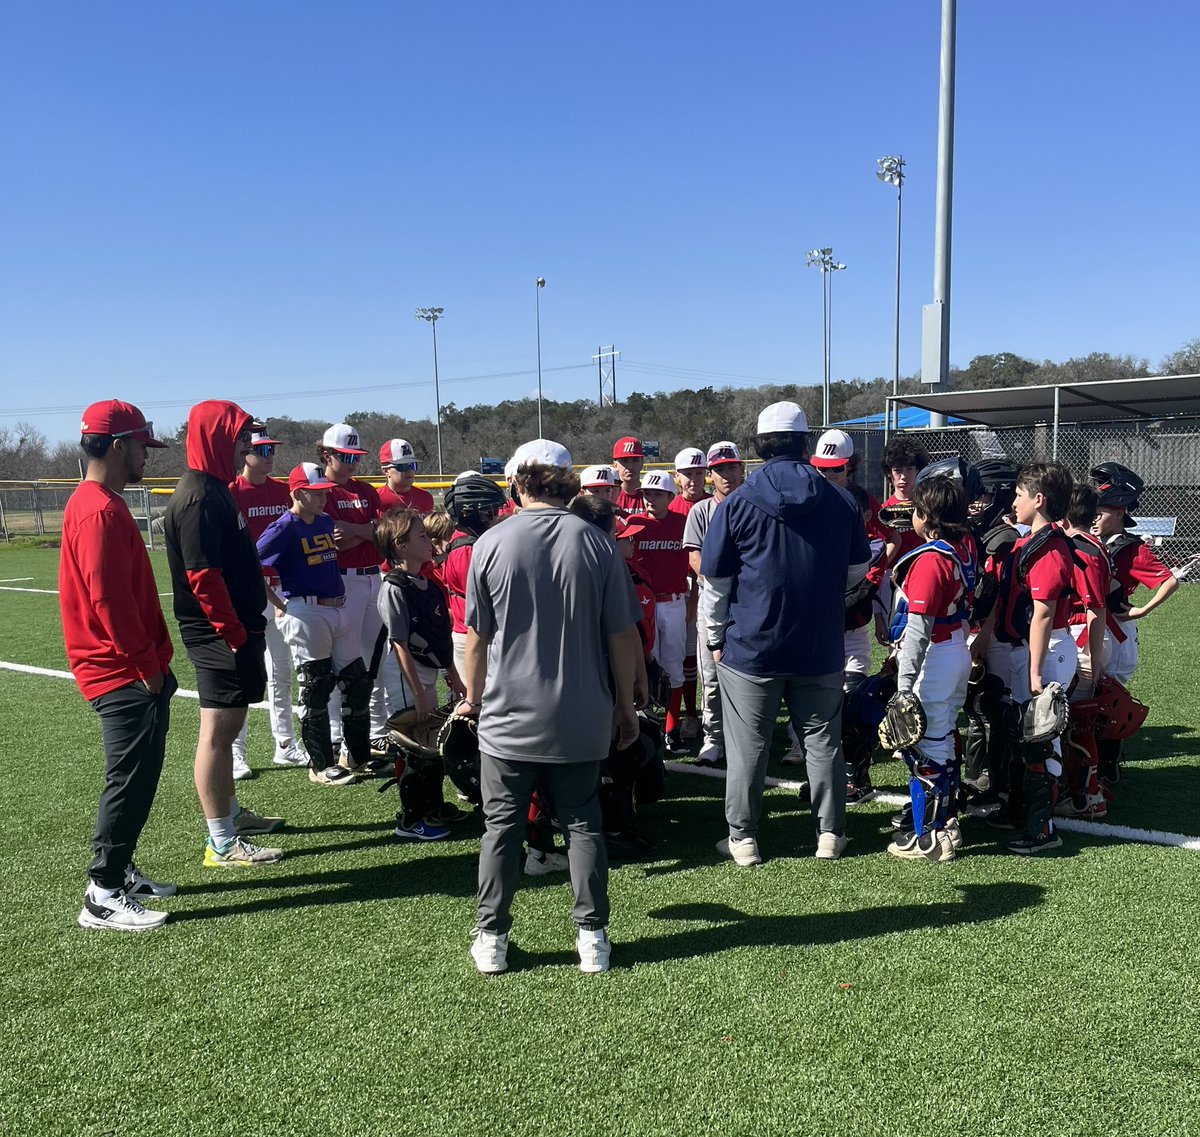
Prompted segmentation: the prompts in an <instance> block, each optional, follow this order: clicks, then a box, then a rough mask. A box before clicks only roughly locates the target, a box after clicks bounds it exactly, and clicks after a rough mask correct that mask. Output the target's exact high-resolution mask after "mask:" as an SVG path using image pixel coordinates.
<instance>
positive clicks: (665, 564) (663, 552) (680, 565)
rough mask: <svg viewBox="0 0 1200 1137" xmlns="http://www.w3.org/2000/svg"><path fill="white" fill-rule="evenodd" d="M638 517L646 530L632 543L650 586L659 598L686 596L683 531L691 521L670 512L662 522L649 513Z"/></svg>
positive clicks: (686, 561)
mask: <svg viewBox="0 0 1200 1137" xmlns="http://www.w3.org/2000/svg"><path fill="white" fill-rule="evenodd" d="M635 516H636V517H637V520H638V522H639V523H640V524H642V525H644V526H645V528H644V529H642V531H641V532H640V533H635V534H634V535H633V537H631V538H630V541H631V542H632V543H633V550H634V555H635V556H636V557H637V560H638V565H639V568H640V570H641V572H642V575H643V576H644V577H645V578H646V583H647V584H649V585H650V587H651V588H652V589H654V594H655V596H671V595H674V594H676V593H681V592H686V591H687V589H688V556H687V552H686V551H685V550H684V547H683V527H684V525H685V524H686V522H687V518H686V517H685V516H684V515H683V514H682V513H670V512H668V513H667V515H666V517H664V518H663V519H662V520H661V521H658V520H657V519H656V518H655V517H654V516H653V515H652V514H649V513H638V514H635Z"/></svg>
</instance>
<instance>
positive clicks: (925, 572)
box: [903, 543, 971, 644]
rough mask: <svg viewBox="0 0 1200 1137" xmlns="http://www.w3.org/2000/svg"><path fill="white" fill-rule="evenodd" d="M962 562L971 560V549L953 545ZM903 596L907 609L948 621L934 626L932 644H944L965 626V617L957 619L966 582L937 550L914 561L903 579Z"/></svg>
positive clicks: (958, 569)
mask: <svg viewBox="0 0 1200 1137" xmlns="http://www.w3.org/2000/svg"><path fill="white" fill-rule="evenodd" d="M953 548H954V551H955V552H956V553H958V555H959V558H960V560H963V561H964V562H965V561H967V560H969V558H970V555H971V554H970V550H968V549H966V548H964V547H963V545H962V544H961V543H959V544H955V545H954V546H953ZM903 588H904V596H905V599H907V601H908V610H909V611H910V612H914V613H916V614H917V615H918V616H933V617H934V618H935V620H942V621H945V622H943V623H935V624H934V625H933V633H932V634H931V635H930V637H929V640H930V643H935V644H938V643H945V642H946V640H948V639H949V638H950V637H951V635H952V634H953V633H954V632H956V631H958V629H959V628H961V627H962V624H963V622H962V618H961V617H959V618H957V619H954V618H953V617H955V616H956V615H957V614H958V612H959V610H960V609H961V608H962V605H963V601H964V599H965V597H966V582H965V581H964V580H963V575H962V570H961V569H960V568H959V567H958V565H957V564H955V563H954V561H953V560H952V559H951V558H950V557H949V556H947V555H946V554H945V553H939V552H937V551H936V550H933V551H930V552H927V553H922V554H921V555H920V556H919V557H917V558H916V560H914V561H913V562H912V567H911V568H910V569H909V570H908V571H907V573H906V574H905V576H904V585H903Z"/></svg>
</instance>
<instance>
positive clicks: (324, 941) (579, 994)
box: [0, 549, 1200, 1137]
mask: <svg viewBox="0 0 1200 1137" xmlns="http://www.w3.org/2000/svg"><path fill="white" fill-rule="evenodd" d="M55 559H56V554H55V553H54V552H53V551H44V550H25V549H16V550H12V551H4V550H0V580H4V579H6V578H12V577H22V576H33V577H35V580H34V581H33V582H29V583H27V584H23V585H22V586H23V587H46V588H53V587H54V574H55ZM155 560H156V567H157V568H158V569H159V570H160V579H165V574H163V573H162V569H163V568H165V565H164V564H163V563H162V559H161V554H159V555H157V556H156V558H155ZM166 603H167V605H168V611H169V600H168V601H167V602H166ZM1198 613H1200V590H1194V589H1185V590H1183V592H1182V593H1181V595H1180V596H1179V597H1178V598H1177V599H1176V600H1174V601H1173V602H1172V603H1171V605H1170V606H1169V607H1168V608H1167V609H1165V610H1164V611H1163V612H1161V613H1156V614H1155V616H1154V617H1152V618H1151V619H1150V620H1149V621H1147V623H1146V625H1145V627H1144V629H1143V635H1144V639H1143V646H1144V654H1143V661H1144V662H1143V666H1142V668H1141V670H1140V671H1139V675H1138V679H1137V684H1136V686H1137V690H1138V693H1139V694H1141V695H1142V697H1144V698H1146V699H1147V701H1148V702H1150V703H1151V704H1152V706H1153V708H1154V710H1153V711H1152V715H1151V719H1150V722H1149V724H1148V726H1147V728H1146V730H1145V731H1144V732H1143V735H1142V736H1140V737H1139V738H1138V739H1136V740H1135V741H1134V742H1133V744H1132V745H1131V748H1130V750H1131V757H1132V758H1133V761H1131V762H1130V764H1129V766H1128V767H1127V773H1126V779H1125V781H1123V783H1122V786H1121V787H1120V796H1119V797H1118V800H1117V803H1116V805H1115V806H1114V808H1113V810H1112V811H1111V813H1110V818H1111V820H1113V821H1114V822H1116V823H1118V824H1121V823H1124V824H1136V825H1147V826H1150V825H1153V826H1155V827H1158V828H1167V829H1176V830H1180V831H1186V832H1189V833H1196V832H1198V831H1200V825H1197V822H1196V820H1195V818H1194V816H1193V815H1194V812H1195V810H1194V806H1193V804H1192V803H1193V802H1195V800H1196V791H1197V788H1198V787H1200V756H1198V755H1197V749H1198V744H1197V740H1196V714H1195V710H1194V708H1195V707H1196V705H1197V694H1198V692H1197V690H1196V680H1195V677H1194V674H1193V672H1194V662H1193V658H1192V657H1193V655H1194V648H1192V646H1191V645H1192V637H1191V635H1190V633H1189V631H1188V629H1189V627H1190V628H1194V627H1195V626H1196V616H1197V614H1198ZM0 617H2V618H0V659H4V660H8V661H13V662H20V663H26V664H34V665H37V666H44V667H54V668H61V667H63V666H64V665H65V660H64V658H63V651H62V643H61V633H60V630H59V625H58V620H57V607H56V601H55V598H54V597H53V596H42V595H38V594H33V593H15V592H4V591H0ZM168 623H169V624H170V623H171V620H170V618H168ZM178 670H179V674H180V679H181V682H182V683H183V685H184V686H185V687H187V686H190V685H192V678H191V672H190V670H189V669H188V668H187V667H186V661H185V660H183V659H182V658H181V659H180V660H179V667H178ZM197 721H198V714H197V704H196V703H195V701H194V700H188V699H183V698H177V699H175V700H174V701H173V705H172V730H171V735H170V739H169V746H168V753H167V763H166V769H165V772H164V776H163V782H162V786H161V789H160V793H159V797H158V799H157V801H156V804H155V808H154V811H153V813H152V815H151V819H150V824H149V826H148V828H147V831H146V833H145V835H144V837H143V840H142V843H141V847H140V850H139V857H140V861H141V864H142V867H143V868H144V869H145V870H146V871H147V872H149V873H150V874H151V875H157V876H160V877H163V878H169V879H173V880H176V881H178V883H179V885H180V894H179V896H178V897H176V898H175V899H174V900H171V901H164V902H162V906H163V907H164V908H167V909H168V910H169V911H170V912H171V913H172V917H171V920H170V921H169V922H168V923H167V925H166V926H165V927H164V928H163V929H162V930H161V931H158V932H154V933H151V934H147V935H142V936H130V935H117V934H102V933H90V932H85V931H82V930H80V929H79V928H77V927H76V926H75V923H74V919H75V914H76V912H77V911H78V908H79V904H80V900H81V894H82V889H83V885H84V879H85V869H86V865H87V863H88V860H89V859H90V850H89V837H90V830H91V824H92V822H93V819H94V813H95V806H96V797H97V794H98V791H99V786H100V775H101V758H100V751H99V739H98V731H97V727H96V722H95V717H94V715H93V713H92V712H91V711H90V709H89V708H88V707H87V705H86V704H85V703H84V702H83V700H82V699H81V697H80V696H79V693H78V691H77V690H76V689H75V687H74V685H73V684H71V683H70V682H67V681H64V680H60V679H51V678H44V677H39V676H30V675H22V674H14V673H10V672H0V722H2V723H3V730H4V741H5V743H6V751H7V753H8V755H9V764H8V777H7V778H6V779H5V790H4V796H3V803H4V804H3V818H4V832H5V835H6V838H7V841H6V845H7V851H8V857H7V858H6V869H7V871H6V873H5V874H4V880H5V887H4V893H3V896H4V906H3V909H2V911H0V960H2V963H3V966H2V967H0V998H3V1002H4V1007H5V1014H4V1016H3V1020H2V1022H3V1025H2V1026H0V1032H2V1039H0V1040H2V1043H3V1060H2V1061H0V1134H4V1135H8V1134H20V1135H24V1134H39V1135H40V1134H63V1135H70V1137H101V1135H108V1134H111V1135H114V1137H118V1135H119V1137H127V1135H128V1137H151V1135H159V1134H163V1135H167V1134H170V1135H187V1137H209V1135H212V1137H232V1135H234V1134H238V1135H240V1134H264V1135H270V1137H276V1135H279V1137H284V1135H290V1134H297V1135H305V1137H307V1135H310V1134H311V1135H313V1137H341V1135H365V1134H376V1133H389V1134H390V1133H395V1134H476V1133H478V1134H537V1135H542V1134H547V1135H548V1134H588V1135H593V1134H595V1135H603V1134H610V1133H611V1134H664V1135H675V1134H678V1135H681V1137H684V1135H693V1134H708V1133H714V1134H734V1135H741V1134H745V1135H748V1137H749V1135H755V1137H757V1135H763V1134H775V1133H780V1134H788V1135H792V1134H796V1135H800V1134H860V1133H861V1134H880V1135H897V1134H901V1135H907V1134H913V1135H924V1134H942V1133H947V1134H956V1135H959V1134H961V1135H973V1134H986V1135H992V1134H995V1135H997V1137H1001V1135H1002V1137H1014V1135H1018V1134H1072V1135H1074V1134H1079V1135H1089V1137H1090V1135H1095V1134H1108V1133H1113V1134H1172V1135H1182V1137H1186V1135H1189V1134H1197V1133H1200V1125H1198V1123H1197V1118H1198V1117H1200V1069H1198V1065H1200V1058H1198V1053H1200V1051H1198V1047H1200V1028H1198V1019H1197V1014H1198V1012H1197V1010H1196V1008H1197V1007H1198V1006H1200V968H1198V967H1197V946H1196V945H1197V944H1198V943H1200V900H1198V898H1197V889H1196V885H1195V882H1196V879H1197V874H1198V872H1200V854H1197V853H1194V852H1187V851H1181V850H1173V849H1165V848H1160V847H1154V846H1148V845H1135V844H1128V843H1123V842H1118V841H1113V840H1103V839H1097V838H1095V837H1091V836H1087V835H1076V834H1068V835H1066V836H1065V838H1064V849H1063V851H1062V854H1061V855H1059V856H1055V857H1052V858H1046V859H1039V860H1022V859H1018V858H1013V857H1007V856H1003V855H1001V854H1000V853H999V852H998V851H997V846H996V843H995V841H994V840H993V839H992V834H991V833H990V832H989V831H988V830H987V829H986V827H984V826H982V825H981V824H980V823H978V822H974V821H967V822H966V823H965V824H964V831H965V833H966V837H967V842H968V844H967V848H966V849H965V850H964V852H963V854H962V856H961V857H960V859H958V860H956V861H954V862H952V863H950V864H946V865H936V866H930V865H925V864H912V863H908V862H900V861H896V860H894V859H892V858H890V857H887V856H885V855H883V849H884V847H885V845H886V843H887V841H888V839H889V837H890V832H889V831H888V830H887V828H886V826H887V817H888V814H889V812H890V810H889V809H888V808H886V807H884V806H879V805H872V806H868V807H865V808H863V809H860V810H856V811H852V812H851V814H850V818H849V833H850V836H851V837H852V839H853V840H852V844H851V848H850V853H851V855H849V856H848V857H847V858H846V859H844V860H843V861H840V862H837V863H825V862H818V861H816V860H814V859H813V857H812V856H811V853H812V849H813V846H814V837H813V833H812V825H811V819H810V817H809V814H808V812H807V810H806V808H804V807H801V806H800V804H799V803H798V801H797V800H796V798H795V795H793V794H790V793H787V792H785V791H774V792H772V793H770V794H768V799H767V805H768V810H769V814H770V816H769V818H768V820H767V822H766V824H765V826H764V830H763V833H762V844H763V849H764V852H765V853H766V854H767V856H768V858H769V860H768V862H767V864H765V865H764V866H762V867H761V868H759V869H752V870H747V869H739V868H737V867H736V866H734V865H732V864H730V863H728V862H723V861H721V860H720V858H719V857H718V855H717V853H716V851H715V849H714V848H713V842H715V841H716V840H717V839H718V838H719V837H720V836H722V835H723V832H724V827H723V813H722V803H721V797H720V795H721V783H720V782H718V781H714V780H712V779H705V778H700V777H695V776H691V775H687V774H678V775H675V774H673V775H671V776H670V777H669V794H670V796H669V798H668V799H667V800H665V801H663V802H660V803H658V804H656V805H654V806H650V807H648V808H646V809H645V811H644V821H645V824H646V827H647V829H648V830H649V831H650V832H651V834H652V835H653V837H654V838H655V841H656V845H657V859H656V860H654V861H652V862H649V863H646V864H639V865H627V866H624V867H621V868H618V869H615V870H614V872H613V873H612V878H611V896H612V903H613V920H612V926H611V933H612V939H613V941H614V953H613V961H614V970H613V971H612V972H611V973H610V974H608V975H604V976H584V975H581V974H580V973H579V972H578V970H577V969H576V967H575V962H576V961H575V956H574V953H573V950H572V926H571V923H570V918H569V917H570V893H569V888H568V887H567V886H566V884H565V883H564V881H563V878H562V877H559V876H551V877H542V878H536V879H531V878H525V877H523V878H522V882H521V887H520V890H519V892H518V896H517V901H516V905H515V909H514V915H515V927H514V932H513V947H512V949H511V950H510V963H511V965H512V968H513V970H512V972H511V973H510V974H508V975H506V976H501V977H496V978H491V979H485V978H482V977H480V976H478V975H476V974H475V972H474V970H473V968H472V966H471V963H470V960H469V958H468V956H467V946H468V942H469V941H468V932H469V929H470V927H471V923H472V919H473V915H474V892H475V870H476V852H477V846H478V835H479V832H480V825H479V822H478V821H477V820H476V819H475V818H473V817H472V818H471V819H469V820H467V821H466V822H463V823H462V824H461V825H460V826H458V827H456V839H455V840H454V841H451V842H445V843H439V844H437V845H434V846H422V847H414V846H408V845H399V844H397V843H396V842H395V841H394V840H393V838H392V837H391V825H392V814H393V812H394V810H395V808H396V799H395V790H394V789H393V790H390V791H389V792H388V793H386V794H384V795H379V794H376V793H375V792H374V787H373V786H371V785H369V784H367V785H361V786H357V787H354V788H350V789H345V790H332V789H322V788H318V787H315V786H312V785H311V784H310V783H308V781H307V780H306V778H305V777H304V773H303V771H300V770H294V769H287V770H276V769H273V768H271V767H270V764H269V754H270V740H269V737H268V732H267V729H266V715H265V714H263V713H262V712H255V713H254V714H253V715H252V735H251V738H252V743H253V748H254V753H255V754H257V755H259V757H258V758H256V759H255V760H254V765H255V766H256V767H258V769H259V773H258V776H257V777H256V778H255V779H254V780H253V781H251V782H249V783H244V784H242V785H241V786H239V794H240V796H241V798H242V800H244V801H245V802H246V804H248V805H250V806H251V807H253V808H256V809H259V810H262V811H271V812H279V813H282V814H284V815H286V817H287V818H288V826H287V829H286V830H285V831H284V832H283V833H282V834H280V835H279V837H278V843H279V844H281V845H283V846H284V847H285V848H286V849H287V857H286V859H285V860H283V861H282V862H280V863H279V864H277V865H273V866H270V867H267V868H264V869H262V870H261V871H255V872H244V871H243V872H233V871H228V872H222V871H217V870H205V869H204V868H202V867H201V852H202V844H203V839H204V830H203V825H202V822H201V820H200V814H199V809H198V807H197V804H196V801H195V793H194V790H193V788H192V786H191V781H190V770H191V756H192V751H193V747H194V742H195V737H196V729H197ZM263 756H267V757H263ZM876 769H877V771H878V772H880V774H881V775H884V776H886V777H888V778H892V779H894V781H895V783H896V784H897V785H898V784H899V782H900V776H899V774H900V771H899V768H898V767H895V766H891V765H885V766H879V767H877V768H876ZM773 772H776V773H781V774H784V773H788V772H789V771H787V770H786V768H779V769H777V770H773Z"/></svg>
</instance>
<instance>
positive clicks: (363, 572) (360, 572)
mask: <svg viewBox="0 0 1200 1137" xmlns="http://www.w3.org/2000/svg"><path fill="white" fill-rule="evenodd" d="M338 572H340V573H341V574H342V576H378V575H379V566H378V565H372V566H371V567H370V568H357V569H338Z"/></svg>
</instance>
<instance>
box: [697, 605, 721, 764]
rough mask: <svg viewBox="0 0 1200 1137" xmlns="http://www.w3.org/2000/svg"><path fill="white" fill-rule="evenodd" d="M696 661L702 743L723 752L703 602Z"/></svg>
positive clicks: (718, 689)
mask: <svg viewBox="0 0 1200 1137" xmlns="http://www.w3.org/2000/svg"><path fill="white" fill-rule="evenodd" d="M696 623H697V629H696V663H697V665H698V666H699V669H700V693H701V696H702V698H703V700H704V701H703V705H702V706H701V709H700V721H701V723H702V724H703V727H704V745H705V746H709V745H713V746H716V747H719V748H720V751H721V754H722V756H723V755H724V754H725V734H724V731H723V730H722V728H721V685H720V683H719V681H718V679H717V661H716V660H715V659H713V656H712V652H711V651H709V650H708V640H709V636H710V634H711V622H710V621H709V620H708V619H707V618H706V615H705V610H704V605H703V602H702V603H701V605H700V610H699V612H698V613H697V617H696Z"/></svg>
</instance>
